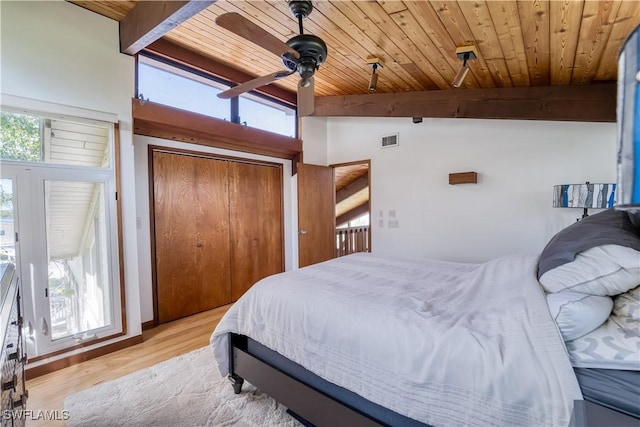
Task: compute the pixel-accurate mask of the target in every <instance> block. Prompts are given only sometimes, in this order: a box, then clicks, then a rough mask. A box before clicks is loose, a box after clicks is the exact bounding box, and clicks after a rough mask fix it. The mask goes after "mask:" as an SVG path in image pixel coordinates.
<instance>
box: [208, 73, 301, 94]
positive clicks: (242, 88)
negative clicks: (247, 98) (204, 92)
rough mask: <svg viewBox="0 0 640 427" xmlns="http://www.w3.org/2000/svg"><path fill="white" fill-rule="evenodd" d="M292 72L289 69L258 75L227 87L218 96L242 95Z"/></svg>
mask: <svg viewBox="0 0 640 427" xmlns="http://www.w3.org/2000/svg"><path fill="white" fill-rule="evenodd" d="M291 74H293V72H292V71H288V70H287V71H276V72H275V73H271V74H268V75H266V76H262V77H257V78H255V79H252V80H249V81H247V82H244V83H241V84H239V85H237V86H234V87H232V88H230V89H227V90H225V91H224V92H220V93H219V94H218V98H222V99H229V98H233V97H236V96H238V95H242V94H243V93H245V92H249V91H250V90H253V89H256V88H259V87H260V86H266V85H268V84H269V83H273V82H274V81H276V80H279V79H282V78H284V77H287V76H290V75H291Z"/></svg>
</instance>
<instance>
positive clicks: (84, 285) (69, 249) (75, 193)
mask: <svg viewBox="0 0 640 427" xmlns="http://www.w3.org/2000/svg"><path fill="white" fill-rule="evenodd" d="M0 114H1V117H2V141H1V142H2V147H1V148H0V160H1V162H2V168H1V170H0V174H1V180H0V184H1V185H0V190H1V193H0V194H1V196H2V200H1V202H2V203H1V205H0V207H1V210H0V213H1V216H2V224H1V225H2V227H1V228H2V230H3V231H4V235H3V236H2V238H1V239H0V244H1V247H0V257H2V259H3V260H8V261H12V262H15V264H16V269H17V271H18V272H19V274H20V277H21V281H22V287H23V295H24V298H23V301H24V308H25V315H24V317H25V324H26V325H28V328H27V332H26V333H27V339H26V340H25V342H26V344H27V350H28V353H29V354H30V355H31V356H40V355H43V354H47V353H51V352H54V351H58V350H65V349H68V348H70V347H73V346H75V345H76V344H78V343H81V342H84V341H91V340H95V339H99V338H103V337H108V336H112V335H114V334H118V333H121V332H122V331H123V324H122V313H121V311H122V304H121V301H122V298H121V288H120V281H119V277H120V275H119V263H118V260H119V257H118V239H117V224H116V218H117V215H116V203H115V169H114V167H113V152H114V144H113V133H114V126H113V124H112V123H107V122H101V121H96V120H85V119H80V118H71V117H68V116H65V117H61V116H58V117H56V116H55V115H51V116H45V115H39V114H35V113H28V112H22V111H21V112H19V113H17V112H14V111H9V110H4V111H2V112H0ZM18 236H19V238H18ZM18 242H19V244H18Z"/></svg>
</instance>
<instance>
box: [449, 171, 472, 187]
mask: <svg viewBox="0 0 640 427" xmlns="http://www.w3.org/2000/svg"><path fill="white" fill-rule="evenodd" d="M477 183H478V173H477V172H458V173H450V174H449V184H451V185H457V184H477Z"/></svg>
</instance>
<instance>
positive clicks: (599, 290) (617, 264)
mask: <svg viewBox="0 0 640 427" xmlns="http://www.w3.org/2000/svg"><path fill="white" fill-rule="evenodd" d="M539 280H540V284H542V286H543V287H544V289H545V290H546V291H547V292H560V291H562V290H564V289H568V290H572V291H575V292H582V293H584V294H591V295H610V296H612V295H618V294H621V293H624V292H627V291H628V290H629V289H632V288H635V287H636V286H638V285H640V252H638V251H636V250H635V249H633V248H627V247H625V246H619V245H602V246H596V247H594V248H591V249H587V250H586V251H583V252H580V253H579V254H577V255H576V258H575V260H574V261H572V262H568V263H566V264H563V265H560V266H558V267H556V268H553V269H551V270H549V271H547V272H545V273H544V274H543V275H542V276H540V279H539Z"/></svg>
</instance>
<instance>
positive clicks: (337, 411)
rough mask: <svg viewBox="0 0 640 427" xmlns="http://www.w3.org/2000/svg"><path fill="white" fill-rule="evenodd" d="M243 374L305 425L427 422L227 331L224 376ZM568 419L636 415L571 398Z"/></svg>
mask: <svg viewBox="0 0 640 427" xmlns="http://www.w3.org/2000/svg"><path fill="white" fill-rule="evenodd" d="M245 379H246V380H247V381H248V382H250V383H251V384H253V385H254V386H255V387H257V388H258V389H260V390H261V391H263V392H264V393H266V394H268V395H269V396H271V397H273V398H274V399H275V400H276V401H278V402H279V403H281V404H282V405H284V406H285V407H286V408H287V412H288V413H290V414H291V415H292V416H293V417H294V418H296V419H297V420H298V421H300V422H301V423H303V424H304V425H306V426H347V425H348V426H350V427H352V426H353V427H355V426H400V425H401V426H403V427H404V426H408V427H418V426H421V427H425V426H426V425H425V424H423V423H420V422H418V421H416V420H413V419H410V418H407V417H405V416H403V415H400V414H398V413H396V412H394V411H391V410H390V409H387V408H384V407H382V406H380V405H377V404H375V403H372V402H370V401H368V400H366V399H364V398H362V397H360V396H358V395H357V394H355V393H353V392H351V391H349V390H346V389H344V388H342V387H339V386H336V385H335V384H332V383H330V382H328V381H326V380H324V379H322V378H320V377H319V376H317V375H315V374H313V373H311V372H309V371H307V370H306V369H305V368H303V367H302V366H300V365H298V364H296V363H294V362H292V361H290V360H288V359H286V358H285V357H284V356H282V355H280V354H278V353H276V352H275V351H273V350H270V349H269V348H267V347H265V346H263V345H262V344H260V343H258V342H257V341H255V340H253V339H251V338H249V337H246V336H244V335H238V334H234V333H229V380H230V381H231V383H232V385H233V391H234V392H235V393H236V394H239V393H240V391H241V389H242V385H243V383H244V381H245ZM569 425H570V426H571V427H582V426H603V425H616V426H617V427H626V426H629V427H640V420H639V419H637V418H632V417H630V416H627V415H625V414H622V413H620V412H618V411H614V410H611V409H608V408H605V407H603V406H600V405H597V404H595V403H591V402H586V401H584V400H576V401H574V411H573V414H572V417H571V422H570V424H569Z"/></svg>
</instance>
